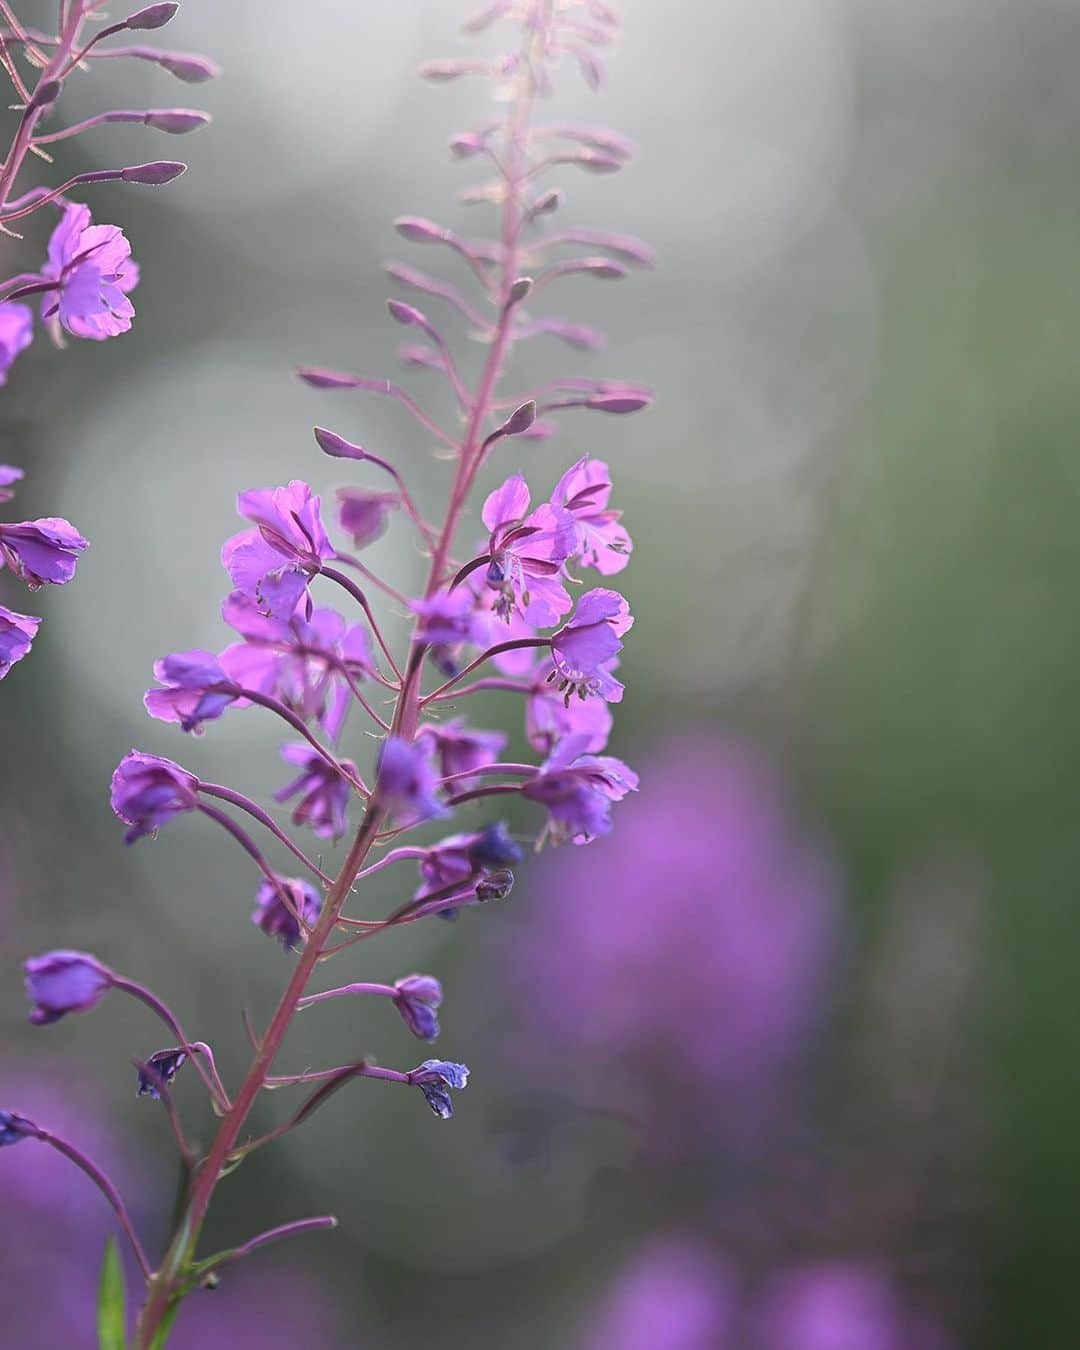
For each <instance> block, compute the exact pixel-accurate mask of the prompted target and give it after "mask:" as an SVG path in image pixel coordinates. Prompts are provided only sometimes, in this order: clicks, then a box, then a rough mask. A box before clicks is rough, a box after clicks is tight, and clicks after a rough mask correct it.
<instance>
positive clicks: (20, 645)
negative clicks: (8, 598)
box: [0, 605, 41, 680]
mask: <svg viewBox="0 0 1080 1350" xmlns="http://www.w3.org/2000/svg"><path fill="white" fill-rule="evenodd" d="M40 626H41V620H40V619H36V618H35V617H34V616H33V615H32V614H17V613H16V612H15V610H13V609H6V608H5V607H4V606H3V605H0V680H2V679H3V678H4V676H5V675H6V674H7V673H8V671H9V670H10V669H11V667H12V666H13V665H14V664H15V662H16V661H21V660H22V659H23V657H24V656H25V655H26V653H27V652H28V651H29V650H30V646H31V644H32V643H33V641H34V638H35V637H36V636H37V630H38V628H39V627H40Z"/></svg>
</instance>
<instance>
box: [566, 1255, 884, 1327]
mask: <svg viewBox="0 0 1080 1350" xmlns="http://www.w3.org/2000/svg"><path fill="white" fill-rule="evenodd" d="M738 1313H739V1300H738V1293H737V1289H736V1285H735V1277H734V1274H733V1272H732V1270H731V1267H730V1265H729V1264H728V1263H727V1261H725V1260H724V1259H723V1257H721V1256H719V1255H718V1254H717V1253H716V1252H714V1251H713V1250H711V1249H710V1248H709V1247H706V1246H704V1245H703V1244H701V1243H699V1242H696V1241H692V1240H690V1239H679V1238H663V1239H659V1240H656V1241H654V1242H652V1243H650V1244H649V1245H648V1246H647V1247H645V1248H644V1250H642V1251H640V1252H639V1253H638V1254H637V1255H636V1256H635V1257H634V1259H633V1260H632V1261H631V1262H630V1263H629V1265H628V1266H627V1267H626V1268H625V1269H624V1270H623V1271H622V1272H621V1273H620V1274H619V1275H618V1276H617V1277H616V1279H615V1281H614V1283H613V1284H612V1286H611V1288H610V1289H609V1290H608V1291H607V1293H606V1294H605V1295H604V1297H603V1299H602V1300H601V1302H600V1305H599V1307H598V1308H596V1309H595V1311H594V1312H593V1314H592V1316H591V1317H590V1318H589V1320H588V1324H587V1326H586V1331H585V1335H584V1337H583V1339H582V1341H581V1343H580V1345H581V1350H616V1347H617V1350H736V1347H737V1345H738V1340H737V1329H736V1321H737V1318H738ZM785 1350H795V1347H794V1345H792V1346H787V1347H785ZM851 1350H855V1347H854V1346H852V1347H851ZM858 1350H863V1347H861V1346H860V1347H858Z"/></svg>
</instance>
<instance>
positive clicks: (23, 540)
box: [0, 516, 90, 591]
mask: <svg viewBox="0 0 1080 1350" xmlns="http://www.w3.org/2000/svg"><path fill="white" fill-rule="evenodd" d="M89 543H90V541H89V540H88V539H84V538H83V537H82V535H81V534H80V533H79V531H78V530H77V529H76V528H75V526H74V525H72V524H71V522H70V521H67V520H62V519H61V518H60V517H58V516H43V517H42V518H41V519H40V520H22V521H19V522H18V523H17V524H14V525H0V562H6V563H7V564H8V566H9V567H10V568H11V570H12V571H13V572H14V573H15V575H16V576H17V577H18V578H19V579H20V581H25V582H26V584H27V585H28V586H29V587H30V589H31V590H32V591H36V590H39V589H40V588H41V587H42V586H44V585H46V584H49V585H53V586H62V585H63V584H64V583H65V582H67V581H70V580H71V578H72V577H73V576H74V575H75V567H76V565H77V563H78V554H80V553H81V552H82V551H83V549H84V548H87V547H89Z"/></svg>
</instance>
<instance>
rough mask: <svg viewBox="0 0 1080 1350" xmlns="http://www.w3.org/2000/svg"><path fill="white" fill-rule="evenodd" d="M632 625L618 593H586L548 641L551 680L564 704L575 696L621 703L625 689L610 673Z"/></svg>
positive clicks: (631, 619)
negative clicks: (553, 665) (561, 694)
mask: <svg viewBox="0 0 1080 1350" xmlns="http://www.w3.org/2000/svg"><path fill="white" fill-rule="evenodd" d="M633 622H634V620H633V618H632V617H631V615H630V606H629V605H628V604H627V603H626V601H625V600H624V599H623V597H622V596H621V595H620V594H619V593H618V592H617V591H605V590H594V591H586V592H585V594H584V595H583V596H582V597H581V599H580V600H579V601H578V603H577V609H575V611H574V617H573V618H572V619H571V620H570V621H569V623H566V624H564V625H563V627H562V628H560V629H559V631H558V632H557V633H555V634H553V635H552V638H551V659H552V661H553V662H554V664H555V670H554V674H553V677H552V678H553V679H554V680H557V682H558V686H559V690H560V691H561V692H562V693H563V694H564V696H565V700H566V702H567V703H569V702H570V698H571V696H572V695H574V694H577V695H578V697H579V698H585V697H586V696H587V695H589V694H594V695H596V696H597V697H598V698H602V699H604V700H605V702H607V703H618V702H619V701H620V700H621V699H622V696H623V689H624V687H625V686H624V685H622V684H620V682H619V681H618V680H617V679H615V677H614V675H612V673H611V670H612V666H613V663H614V661H615V658H616V656H617V655H618V654H619V652H620V651H622V642H621V641H620V639H621V638H622V635H623V634H624V633H625V632H626V631H627V629H628V628H630V627H631V625H632V624H633Z"/></svg>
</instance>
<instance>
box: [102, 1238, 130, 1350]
mask: <svg viewBox="0 0 1080 1350" xmlns="http://www.w3.org/2000/svg"><path fill="white" fill-rule="evenodd" d="M126 1314H127V1307H126V1304H125V1299H124V1268H123V1266H122V1265H121V1264H120V1254H119V1252H118V1251H117V1250H116V1239H115V1238H109V1240H108V1242H106V1244H105V1259H104V1260H103V1261H102V1263H101V1281H100V1283H99V1285H98V1309H97V1325H98V1345H99V1347H100V1350H126V1347H127V1332H126V1330H125V1322H126Z"/></svg>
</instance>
